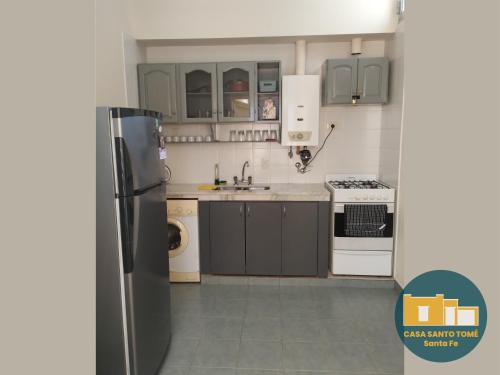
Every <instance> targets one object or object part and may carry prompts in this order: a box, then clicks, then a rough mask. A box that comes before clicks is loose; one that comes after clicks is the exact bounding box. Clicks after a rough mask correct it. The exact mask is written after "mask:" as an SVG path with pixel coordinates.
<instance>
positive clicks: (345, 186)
mask: <svg viewBox="0 0 500 375" xmlns="http://www.w3.org/2000/svg"><path fill="white" fill-rule="evenodd" d="M325 184H326V187H327V188H328V189H329V190H330V191H331V192H332V194H333V201H334V202H356V203H360V202H368V203H372V202H373V203H375V202H394V192H395V190H394V188H392V187H390V186H389V185H386V184H384V183H382V182H380V181H377V179H376V176H375V175H344V174H338V175H329V176H326V182H325Z"/></svg>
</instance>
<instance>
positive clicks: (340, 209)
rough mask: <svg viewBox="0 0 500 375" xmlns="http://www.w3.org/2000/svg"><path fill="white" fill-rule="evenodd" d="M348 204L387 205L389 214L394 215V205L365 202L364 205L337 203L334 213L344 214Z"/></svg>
mask: <svg viewBox="0 0 500 375" xmlns="http://www.w3.org/2000/svg"><path fill="white" fill-rule="evenodd" d="M346 204H381V205H386V206H387V213H388V214H393V213H394V203H385V202H369V203H368V202H364V203H335V204H334V207H333V212H334V213H340V214H341V213H344V206H345V205H346Z"/></svg>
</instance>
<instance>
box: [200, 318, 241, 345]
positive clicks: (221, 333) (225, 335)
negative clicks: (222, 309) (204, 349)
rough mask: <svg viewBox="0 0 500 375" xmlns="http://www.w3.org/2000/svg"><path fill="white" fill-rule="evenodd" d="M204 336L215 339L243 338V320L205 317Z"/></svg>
mask: <svg viewBox="0 0 500 375" xmlns="http://www.w3.org/2000/svg"><path fill="white" fill-rule="evenodd" d="M201 324H202V327H201V328H202V335H203V337H205V338H213V339H237V340H239V339H240V337H241V330H242V327H243V318H228V317H204V318H202V323H201Z"/></svg>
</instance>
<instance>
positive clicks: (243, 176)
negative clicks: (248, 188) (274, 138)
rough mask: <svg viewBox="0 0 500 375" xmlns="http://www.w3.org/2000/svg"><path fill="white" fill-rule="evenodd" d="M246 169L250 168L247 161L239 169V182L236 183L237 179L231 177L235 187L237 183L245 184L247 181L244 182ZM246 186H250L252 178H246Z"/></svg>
mask: <svg viewBox="0 0 500 375" xmlns="http://www.w3.org/2000/svg"><path fill="white" fill-rule="evenodd" d="M246 167H250V164H249V163H248V161H246V162H244V163H243V168H242V169H241V180H240V181H238V177H236V176H234V177H233V179H234V184H235V185H237V184H238V183H243V182H247V180H245V168H246ZM248 184H249V185H251V184H252V176H248Z"/></svg>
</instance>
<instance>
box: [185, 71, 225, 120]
mask: <svg viewBox="0 0 500 375" xmlns="http://www.w3.org/2000/svg"><path fill="white" fill-rule="evenodd" d="M216 72H217V65H216V64H215V63H193V64H179V77H180V82H179V83H180V90H181V95H180V99H181V109H182V116H181V117H182V122H195V123H203V122H216V121H217V76H216Z"/></svg>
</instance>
